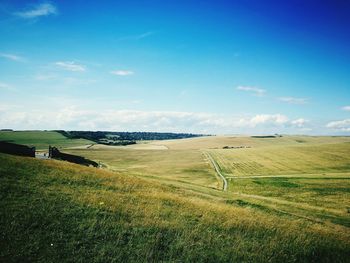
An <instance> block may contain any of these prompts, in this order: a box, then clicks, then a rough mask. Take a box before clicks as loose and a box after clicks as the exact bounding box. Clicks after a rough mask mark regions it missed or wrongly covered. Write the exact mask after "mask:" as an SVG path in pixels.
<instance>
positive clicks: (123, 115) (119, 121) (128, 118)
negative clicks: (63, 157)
mask: <svg viewBox="0 0 350 263" xmlns="http://www.w3.org/2000/svg"><path fill="white" fill-rule="evenodd" d="M69 104H70V105H72V104H74V102H73V103H72V102H69V103H67V104H66V106H64V105H62V104H60V105H56V106H55V102H53V103H52V106H51V107H50V108H47V109H48V110H45V111H42V110H41V109H40V107H39V108H38V109H31V110H27V109H24V108H23V110H19V109H15V110H6V109H4V110H3V111H1V109H0V127H1V126H2V127H12V128H15V129H70V130H87V129H90V130H119V131H158V132H166V131H170V132H195V133H210V134H215V133H216V134H229V133H231V134H232V133H245V134H268V133H271V134H273V133H286V132H294V133H297V132H298V131H300V128H301V126H302V125H303V124H304V121H303V119H297V120H292V121H290V120H289V119H288V117H287V116H285V115H281V114H271V115H269V114H260V115H256V116H250V117H238V116H231V115H219V114H213V113H204V112H178V111H141V110H103V109H98V110H87V109H82V108H80V107H76V106H67V105H69Z"/></svg>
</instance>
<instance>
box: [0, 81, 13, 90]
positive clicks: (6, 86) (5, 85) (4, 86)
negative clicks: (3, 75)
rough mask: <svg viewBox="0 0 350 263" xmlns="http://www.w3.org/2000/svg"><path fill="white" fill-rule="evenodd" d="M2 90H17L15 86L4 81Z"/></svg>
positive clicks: (0, 88) (1, 86) (0, 87)
mask: <svg viewBox="0 0 350 263" xmlns="http://www.w3.org/2000/svg"><path fill="white" fill-rule="evenodd" d="M0 90H7V91H16V89H15V88H14V87H13V86H11V85H10V84H7V83H4V82H0Z"/></svg>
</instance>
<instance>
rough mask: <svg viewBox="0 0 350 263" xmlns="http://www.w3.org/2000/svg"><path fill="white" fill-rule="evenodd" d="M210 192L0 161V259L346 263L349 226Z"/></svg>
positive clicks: (63, 166) (64, 166)
mask: <svg viewBox="0 0 350 263" xmlns="http://www.w3.org/2000/svg"><path fill="white" fill-rule="evenodd" d="M208 193H212V194H211V195H209V194H208ZM208 193H206V194H204V193H203V192H201V191H197V190H186V189H184V188H178V187H176V186H166V185H162V184H159V183H156V182H154V181H149V180H146V179H140V178H134V177H132V176H125V175H120V174H118V173H115V172H108V171H105V170H101V169H95V168H85V167H82V166H78V165H74V164H68V163H65V162H60V161H53V160H48V161H42V160H35V159H30V158H24V157H14V156H10V155H5V154H0V233H1V235H0V248H1V249H0V261H2V262H28V261H35V262H48V261H51V262H62V261H67V262H86V260H88V261H90V262H125V261H138V262H150V261H167V262H174V261H179V262H194V261H195V262H346V261H348V256H349V250H350V233H349V228H347V227H344V226H342V225H339V224H334V223H331V222H322V223H317V222H314V221H310V220H307V219H302V218H298V217H294V216H292V215H288V214H281V213H277V212H275V211H274V210H269V209H262V208H261V207H259V206H249V205H247V203H248V201H247V200H244V199H242V198H240V199H237V198H234V197H233V196H231V194H230V193H224V192H220V191H217V190H213V189H212V190H210V192H208Z"/></svg>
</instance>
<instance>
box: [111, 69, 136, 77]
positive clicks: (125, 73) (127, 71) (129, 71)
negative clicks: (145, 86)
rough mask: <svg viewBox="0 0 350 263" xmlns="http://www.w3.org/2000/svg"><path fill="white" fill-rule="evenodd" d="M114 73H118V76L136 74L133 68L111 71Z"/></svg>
mask: <svg viewBox="0 0 350 263" xmlns="http://www.w3.org/2000/svg"><path fill="white" fill-rule="evenodd" d="M110 73H111V74H113V75H117V76H130V75H134V72H133V71H131V70H113V71H111V72H110Z"/></svg>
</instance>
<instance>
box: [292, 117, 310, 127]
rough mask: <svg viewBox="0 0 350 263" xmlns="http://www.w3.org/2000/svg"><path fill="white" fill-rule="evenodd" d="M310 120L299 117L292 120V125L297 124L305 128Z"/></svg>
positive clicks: (296, 125)
mask: <svg viewBox="0 0 350 263" xmlns="http://www.w3.org/2000/svg"><path fill="white" fill-rule="evenodd" d="M308 122H309V121H308V120H305V119H303V118H299V119H296V120H293V121H291V124H292V126H295V127H298V128H304V127H305V125H306V124H307V123H308Z"/></svg>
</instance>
